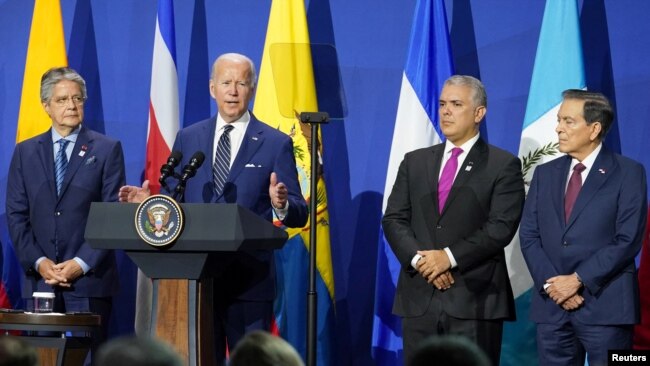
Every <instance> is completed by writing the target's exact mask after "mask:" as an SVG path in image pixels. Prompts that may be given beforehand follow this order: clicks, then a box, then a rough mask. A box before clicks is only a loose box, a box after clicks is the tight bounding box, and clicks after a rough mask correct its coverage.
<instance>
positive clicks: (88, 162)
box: [84, 155, 97, 165]
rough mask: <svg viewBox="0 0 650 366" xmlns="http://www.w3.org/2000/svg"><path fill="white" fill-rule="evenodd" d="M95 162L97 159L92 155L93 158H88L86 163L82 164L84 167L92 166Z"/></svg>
mask: <svg viewBox="0 0 650 366" xmlns="http://www.w3.org/2000/svg"><path fill="white" fill-rule="evenodd" d="M95 161H97V157H95V155H93V156H91V157H89V158H88V159H86V162H85V163H84V165H90V164H94V163H95Z"/></svg>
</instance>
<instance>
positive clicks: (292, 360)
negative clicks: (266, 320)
mask: <svg viewBox="0 0 650 366" xmlns="http://www.w3.org/2000/svg"><path fill="white" fill-rule="evenodd" d="M228 365H229V366H304V363H303V362H302V359H301V358H300V355H298V352H296V350H295V349H294V348H293V347H292V346H291V345H290V344H289V343H287V341H285V340H284V339H282V338H280V337H276V336H274V335H272V334H270V333H268V332H264V331H253V332H250V333H248V334H247V335H246V336H244V338H242V340H241V341H239V343H237V345H236V347H235V349H234V350H233V351H232V354H231V355H230V362H229V363H228Z"/></svg>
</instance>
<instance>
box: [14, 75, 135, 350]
mask: <svg viewBox="0 0 650 366" xmlns="http://www.w3.org/2000/svg"><path fill="white" fill-rule="evenodd" d="M41 101H42V104H43V108H45V111H46V112H47V114H48V115H49V116H50V118H51V119H52V128H51V129H50V130H48V131H47V132H45V133H43V134H41V135H39V136H36V137H33V138H31V139H29V140H26V141H23V142H21V143H19V144H18V145H16V148H15V150H14V154H13V158H12V160H11V166H10V168H9V178H8V182H7V211H6V212H7V221H8V224H9V232H10V234H11V240H12V241H13V245H14V248H15V251H16V254H17V256H18V259H19V260H20V263H21V265H22V267H23V269H24V271H25V272H24V274H25V278H24V281H23V291H22V293H23V297H25V298H31V296H32V292H33V291H45V292H54V293H55V295H56V300H55V303H54V311H55V312H66V311H91V312H93V313H97V314H100V315H101V316H102V331H101V332H100V334H99V336H98V341H101V340H103V339H105V338H106V328H107V324H108V323H109V315H110V313H111V307H112V300H111V297H112V296H113V295H114V294H115V293H116V292H117V290H118V276H117V272H116V265H115V255H114V253H113V252H112V251H107V250H97V249H92V248H91V247H90V246H89V245H88V243H87V242H86V240H85V239H84V232H85V230H86V221H87V219H88V211H89V210H90V203H91V202H95V201H104V202H107V201H117V198H118V196H117V195H118V191H119V189H120V187H121V186H122V185H123V184H124V181H125V179H124V158H123V154H122V146H121V145H120V143H119V142H118V141H114V140H111V139H109V138H108V137H106V136H104V135H102V134H99V133H97V132H94V131H91V130H89V129H88V128H86V127H84V126H82V124H81V123H82V121H83V116H84V109H83V107H84V103H85V101H86V83H85V81H84V80H83V78H82V77H81V76H80V75H79V74H78V73H77V72H76V71H74V70H72V69H69V68H66V67H61V68H53V69H50V70H49V71H47V72H46V73H45V74H44V75H43V77H42V79H41ZM27 304H28V305H31V304H32V303H31V302H30V301H27Z"/></svg>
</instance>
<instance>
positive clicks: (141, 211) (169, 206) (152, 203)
mask: <svg viewBox="0 0 650 366" xmlns="http://www.w3.org/2000/svg"><path fill="white" fill-rule="evenodd" d="M183 224H184V220H183V211H182V210H181V207H180V206H179V205H178V203H177V202H176V201H174V199H172V198H171V197H168V196H164V195H161V194H157V195H153V196H151V197H149V198H147V199H146V200H144V201H142V203H141V204H140V206H138V209H137V210H136V211H135V230H136V231H137V232H138V235H139V236H140V238H141V239H142V240H144V241H145V242H146V243H147V244H149V245H151V246H154V247H164V246H167V245H169V244H172V243H173V242H174V241H175V240H176V239H177V238H178V236H179V235H180V234H181V232H182V231H183Z"/></svg>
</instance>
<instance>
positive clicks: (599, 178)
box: [567, 146, 618, 227]
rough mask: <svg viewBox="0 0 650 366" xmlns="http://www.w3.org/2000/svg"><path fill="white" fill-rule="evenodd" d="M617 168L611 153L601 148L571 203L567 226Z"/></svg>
mask: <svg viewBox="0 0 650 366" xmlns="http://www.w3.org/2000/svg"><path fill="white" fill-rule="evenodd" d="M617 168H618V165H617V164H616V162H615V160H614V157H613V156H612V153H611V152H609V151H608V150H606V149H605V147H604V146H603V148H602V149H601V151H600V153H599V154H598V156H597V157H596V161H594V165H593V166H592V167H591V169H590V170H589V175H588V176H587V179H586V180H585V182H584V184H583V185H582V188H581V189H580V193H578V198H577V199H576V202H575V204H574V205H573V210H572V211H571V217H569V222H568V223H567V227H569V226H571V224H573V222H574V221H575V220H576V218H577V217H578V216H580V213H581V212H582V211H583V210H584V208H585V206H587V204H588V203H589V201H591V199H592V198H593V197H594V196H595V195H596V193H598V191H599V190H600V188H601V187H602V186H603V185H604V184H605V182H607V180H608V179H609V177H610V176H612V174H613V173H614V171H615V170H616V169H617Z"/></svg>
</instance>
